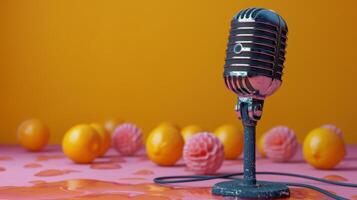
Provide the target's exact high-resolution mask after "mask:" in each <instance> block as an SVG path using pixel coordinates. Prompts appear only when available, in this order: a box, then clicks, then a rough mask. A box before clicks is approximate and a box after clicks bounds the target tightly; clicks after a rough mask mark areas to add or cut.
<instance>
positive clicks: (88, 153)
mask: <svg viewBox="0 0 357 200" xmlns="http://www.w3.org/2000/svg"><path fill="white" fill-rule="evenodd" d="M62 148H63V152H64V154H65V155H66V156H67V157H68V158H70V159H71V160H73V161H74V162H76V163H90V162H92V161H93V160H94V159H95V158H96V157H97V155H98V154H99V149H100V136H99V134H98V133H97V132H96V131H95V129H94V128H92V127H91V126H89V125H87V124H80V125H77V126H74V127H72V128H71V129H69V130H68V131H67V132H66V134H65V135H64V138H63V141H62Z"/></svg>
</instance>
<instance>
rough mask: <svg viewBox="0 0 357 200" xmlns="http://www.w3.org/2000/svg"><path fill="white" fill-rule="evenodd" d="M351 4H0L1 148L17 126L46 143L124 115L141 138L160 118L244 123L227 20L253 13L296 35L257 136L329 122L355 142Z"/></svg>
mask: <svg viewBox="0 0 357 200" xmlns="http://www.w3.org/2000/svg"><path fill="white" fill-rule="evenodd" d="M354 2H355V1H352V0H351V1H341V0H339V1H337V0H336V1H322V0H321V1H287V0H279V1H278V0H277V1H266V0H264V1H263V0H262V1H238V0H216V1H210V0H205V1H192V0H175V1H158V0H150V1H144V0H140V1H123V0H113V1H108V0H104V1H99V0H98V1H88V0H81V1H79V0H76V1H65V0H63V1H62V0H58V1H51V0H43V1H30V0H23V1H17V0H8V1H5V0H2V1H0V141H1V143H15V142H16V137H15V132H16V128H17V126H18V125H19V123H20V122H21V121H23V120H25V119H27V118H29V117H36V118H39V119H41V120H43V121H44V122H45V123H46V124H48V126H49V128H50V130H51V132H52V138H51V142H52V143H54V142H59V141H60V139H61V137H62V135H63V133H64V132H65V131H66V130H67V129H68V128H69V127H71V126H72V125H74V124H76V123H81V122H92V121H102V120H104V119H106V118H108V117H119V118H121V119H125V120H128V121H132V122H135V123H137V124H138V125H139V126H141V127H142V128H143V129H144V130H145V131H146V132H147V131H149V130H150V129H151V128H152V127H154V126H155V125H156V124H157V123H159V122H160V121H163V120H169V121H172V122H175V123H177V124H179V125H181V126H184V125H187V124H190V123H197V124H200V125H202V126H203V127H205V128H207V129H210V130H212V129H214V128H216V127H217V126H218V125H220V124H222V123H225V122H230V123H238V124H240V121H237V119H236V116H235V113H234V110H233V108H234V104H235V100H236V98H235V95H234V94H233V93H232V92H230V91H228V89H226V88H225V86H224V83H223V80H222V71H223V64H224V57H225V48H226V43H227V37H228V30H229V26H230V20H231V17H232V16H233V15H234V14H235V13H236V12H237V11H239V10H241V9H243V8H246V7H252V6H257V7H265V8H270V9H273V10H275V11H277V12H278V13H279V14H281V15H282V16H283V17H284V18H285V20H286V21H287V23H288V26H289V40H288V49H287V51H288V54H287V62H286V64H285V66H286V68H285V71H284V72H285V75H284V77H283V79H284V84H283V86H282V87H281V88H280V90H279V91H278V92H277V93H276V94H274V95H273V96H271V97H269V98H267V100H266V102H265V108H264V114H263V118H262V120H261V121H260V123H259V127H258V134H261V133H262V132H264V131H266V130H268V129H269V128H271V127H272V126H274V125H280V124H284V125H288V126H290V127H291V128H293V129H294V130H295V131H296V132H297V133H298V135H299V139H300V140H302V138H303V136H304V135H305V134H306V133H307V132H308V131H309V130H311V129H312V128H315V127H318V126H320V125H322V124H324V123H334V124H336V125H337V126H338V127H340V128H341V129H342V130H343V131H344V133H345V138H346V140H347V142H348V143H357V134H356V131H357V128H356V121H355V119H356V114H357V105H356V102H357V101H356V99H357V98H356V97H357V95H356V92H357V91H356V83H355V81H356V72H357V66H356V62H355V61H356V57H357V55H356V47H357V39H356V36H357V34H356V33H357V31H356V30H357V29H356V27H355V26H356V20H357V12H356V11H355V8H356V3H354Z"/></svg>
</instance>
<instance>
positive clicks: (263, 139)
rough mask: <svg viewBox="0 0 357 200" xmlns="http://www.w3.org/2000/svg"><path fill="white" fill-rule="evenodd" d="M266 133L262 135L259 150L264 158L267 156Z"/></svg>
mask: <svg viewBox="0 0 357 200" xmlns="http://www.w3.org/2000/svg"><path fill="white" fill-rule="evenodd" d="M264 142H265V134H264V135H262V136H260V138H259V140H258V152H259V154H260V156H261V157H262V158H265V157H267V156H266V154H265V150H264Z"/></svg>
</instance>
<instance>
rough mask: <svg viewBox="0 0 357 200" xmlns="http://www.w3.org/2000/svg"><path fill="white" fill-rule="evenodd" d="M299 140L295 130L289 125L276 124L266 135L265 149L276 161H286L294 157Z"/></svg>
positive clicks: (268, 155) (270, 157)
mask: <svg viewBox="0 0 357 200" xmlns="http://www.w3.org/2000/svg"><path fill="white" fill-rule="evenodd" d="M297 148H298V142H297V138H296V135H295V133H294V131H293V130H291V129H289V128H288V127H287V126H276V127H274V128H272V129H270V130H269V131H268V132H267V133H266V135H265V142H264V150H265V152H266V155H267V157H268V158H269V159H270V160H272V161H274V162H286V161H289V160H290V159H291V158H292V157H294V155H295V153H296V151H297Z"/></svg>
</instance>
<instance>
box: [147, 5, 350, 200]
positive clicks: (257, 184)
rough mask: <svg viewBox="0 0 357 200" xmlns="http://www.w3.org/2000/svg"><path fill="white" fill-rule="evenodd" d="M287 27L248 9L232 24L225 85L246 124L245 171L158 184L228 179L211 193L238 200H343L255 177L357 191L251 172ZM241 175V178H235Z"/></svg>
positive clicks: (268, 15)
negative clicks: (298, 198)
mask: <svg viewBox="0 0 357 200" xmlns="http://www.w3.org/2000/svg"><path fill="white" fill-rule="evenodd" d="M287 32H288V28H287V25H286V22H285V21H284V20H283V19H282V17H280V16H279V15H278V14H276V13H275V12H274V11H271V10H267V9H263V8H248V9H244V10H242V11H240V12H239V13H238V14H237V15H235V16H234V17H233V19H232V22H231V29H230V35H229V40H228V45H227V50H226V62H225V66H224V74H223V77H224V81H225V84H226V86H227V87H228V88H229V89H230V90H232V91H233V92H234V93H236V94H237V96H238V101H237V105H236V112H237V114H238V116H239V118H240V119H241V120H242V122H243V126H244V167H243V173H241V172H239V173H234V174H220V175H193V176H166V177H157V178H155V179H154V182H155V183H158V184H170V183H184V182H193V181H204V180H212V179H230V180H231V181H225V182H220V183H216V184H215V185H213V187H212V193H213V194H216V195H223V196H233V197H239V198H258V199H272V198H282V197H288V196H289V195H290V192H289V188H288V186H294V187H303V188H309V189H312V190H316V191H318V192H320V193H323V194H325V195H327V196H329V197H331V198H333V199H336V200H346V198H344V197H341V196H339V195H337V194H333V193H331V192H329V191H327V190H324V189H322V188H319V187H316V186H313V185H308V184H303V183H292V182H270V181H257V180H256V174H262V175H276V176H288V177H295V178H303V179H308V180H313V181H318V182H322V183H327V184H332V185H337V186H342V187H351V188H357V184H353V183H342V182H337V181H330V180H326V179H322V178H316V177H312V176H307V175H301V174H294V173H283V172H256V171H255V127H256V125H257V121H258V120H259V119H260V118H261V115H262V111H263V104H264V99H265V97H267V96H270V95H271V94H273V93H274V92H275V91H276V90H277V89H278V88H279V87H280V85H281V83H282V80H281V77H282V75H283V68H284V61H285V53H286V51H285V48H286V41H287ZM241 175H243V179H240V178H236V177H237V176H241Z"/></svg>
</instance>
